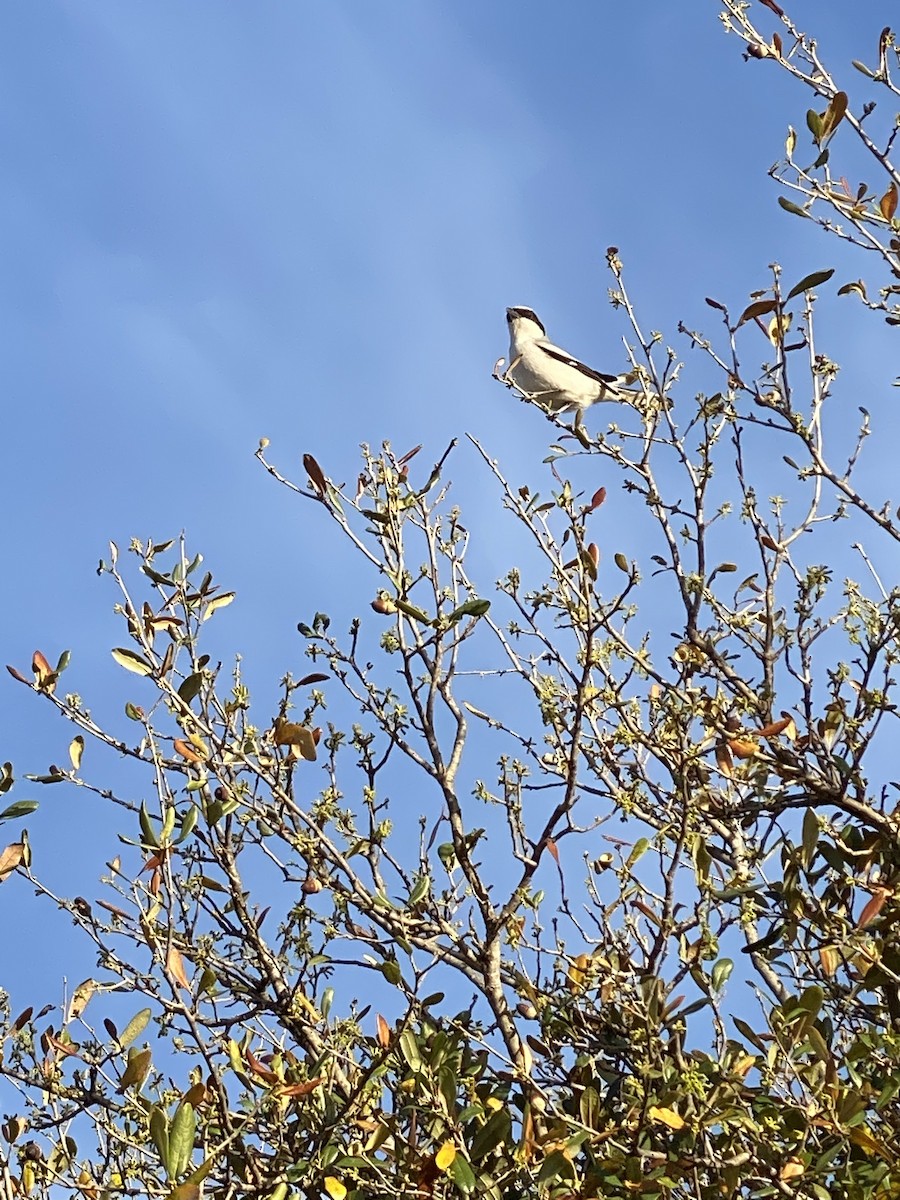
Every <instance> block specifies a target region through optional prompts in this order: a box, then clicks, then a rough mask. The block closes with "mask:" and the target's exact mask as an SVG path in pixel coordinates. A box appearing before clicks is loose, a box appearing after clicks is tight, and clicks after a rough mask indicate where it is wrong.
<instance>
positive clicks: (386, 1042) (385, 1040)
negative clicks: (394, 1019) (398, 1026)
mask: <svg viewBox="0 0 900 1200" xmlns="http://www.w3.org/2000/svg"><path fill="white" fill-rule="evenodd" d="M375 1028H376V1030H377V1037H378V1045H379V1046H381V1047H382V1049H384V1050H387V1048H388V1046H390V1044H391V1027H390V1025H388V1023H387V1021H386V1020H385V1019H384V1017H383V1016H382V1015H381V1013H377V1014H376V1017H375Z"/></svg>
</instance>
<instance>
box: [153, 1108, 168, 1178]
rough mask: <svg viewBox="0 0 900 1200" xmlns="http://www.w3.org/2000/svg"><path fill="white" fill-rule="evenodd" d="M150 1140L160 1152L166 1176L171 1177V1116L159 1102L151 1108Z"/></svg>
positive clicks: (160, 1159)
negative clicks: (168, 1115)
mask: <svg viewBox="0 0 900 1200" xmlns="http://www.w3.org/2000/svg"><path fill="white" fill-rule="evenodd" d="M150 1140H151V1141H152V1142H153V1145H154V1146H155V1147H156V1151H157V1153H158V1154H159V1161H160V1162H161V1163H162V1165H163V1167H164V1169H165V1172H166V1177H167V1178H169V1179H171V1178H172V1174H171V1172H170V1171H169V1165H168V1164H169V1118H168V1117H167V1116H166V1114H165V1111H164V1110H163V1109H162V1108H160V1106H159V1105H158V1104H154V1105H153V1107H152V1108H151V1109H150Z"/></svg>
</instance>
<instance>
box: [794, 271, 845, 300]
mask: <svg viewBox="0 0 900 1200" xmlns="http://www.w3.org/2000/svg"><path fill="white" fill-rule="evenodd" d="M833 274H834V267H832V268H831V270H830V271H813V273H812V274H811V275H805V276H804V277H803V278H802V279H801V280H800V282H799V283H795V284H794V286H793V287H792V288H791V290H790V291H789V292H788V294H787V299H788V300H793V298H794V297H795V296H799V295H800V293H801V292H810V291H812V289H813V288H817V287H819V285H820V284H823V283H827V282H828V280H829V279H830V278H831V277H832V275H833Z"/></svg>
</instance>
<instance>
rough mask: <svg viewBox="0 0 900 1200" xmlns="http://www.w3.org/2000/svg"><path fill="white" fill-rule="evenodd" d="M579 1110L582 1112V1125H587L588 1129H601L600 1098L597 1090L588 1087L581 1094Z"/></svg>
mask: <svg viewBox="0 0 900 1200" xmlns="http://www.w3.org/2000/svg"><path fill="white" fill-rule="evenodd" d="M579 1109H580V1112H581V1123H582V1125H586V1126H587V1127H588V1129H599V1128H600V1126H599V1124H598V1122H599V1120H600V1096H599V1093H598V1092H597V1089H596V1088H593V1087H590V1085H589V1086H588V1087H586V1088H585V1089H584V1091H583V1092H582V1093H581V1100H580V1101H579Z"/></svg>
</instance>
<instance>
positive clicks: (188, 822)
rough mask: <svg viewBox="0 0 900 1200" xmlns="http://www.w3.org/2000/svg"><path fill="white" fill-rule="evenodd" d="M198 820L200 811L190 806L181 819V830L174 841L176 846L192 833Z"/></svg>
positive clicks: (194, 806)
mask: <svg viewBox="0 0 900 1200" xmlns="http://www.w3.org/2000/svg"><path fill="white" fill-rule="evenodd" d="M199 819H200V809H199V808H198V807H197V805H196V804H192V805H191V807H190V808H189V809H188V810H187V812H186V813H185V814H184V816H183V817H182V819H181V828H180V829H179V830H178V837H177V838H176V839H175V844H176V846H177V845H178V843H179V842H183V841H184V839H185V838H186V837H188V836H189V835H190V834H192V833H193V832H194V827H195V826H196V824H197V821H198V820H199Z"/></svg>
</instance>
